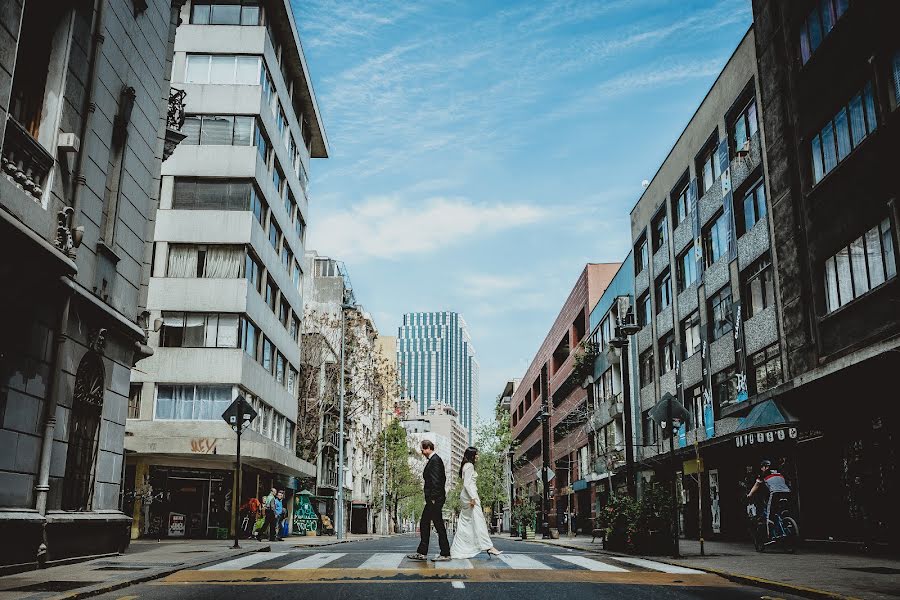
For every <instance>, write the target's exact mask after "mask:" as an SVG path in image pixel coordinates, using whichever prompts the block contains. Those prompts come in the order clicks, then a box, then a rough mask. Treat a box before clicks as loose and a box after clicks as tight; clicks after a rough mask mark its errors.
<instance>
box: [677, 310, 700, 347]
mask: <svg viewBox="0 0 900 600" xmlns="http://www.w3.org/2000/svg"><path fill="white" fill-rule="evenodd" d="M681 340H682V344H683V348H684V358H687V357H689V356H691V355H693V354H694V353H695V352H697V350H699V349H700V313H699V311H696V310H695V311H694V312H692V313H691V314H689V315H688V316H687V317H686V318H685V319H684V320H682V321H681Z"/></svg>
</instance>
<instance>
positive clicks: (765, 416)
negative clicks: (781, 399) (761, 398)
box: [736, 400, 797, 432]
mask: <svg viewBox="0 0 900 600" xmlns="http://www.w3.org/2000/svg"><path fill="white" fill-rule="evenodd" d="M796 422H797V419H795V418H794V417H792V416H791V415H790V414H789V413H788V412H787V411H785V410H784V409H783V408H781V407H780V406H778V404H777V403H776V402H775V401H774V400H766V401H765V402H762V403H761V404H757V405H756V406H754V407H753V408H752V409H750V413H749V414H748V415H747V416H746V417H742V418H741V419H739V420H738V426H737V430H736V431H737V432H741V431H749V430H750V429H757V428H759V427H771V426H773V425H788V424H794V423H796Z"/></svg>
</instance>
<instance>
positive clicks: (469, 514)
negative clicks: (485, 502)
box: [450, 446, 502, 558]
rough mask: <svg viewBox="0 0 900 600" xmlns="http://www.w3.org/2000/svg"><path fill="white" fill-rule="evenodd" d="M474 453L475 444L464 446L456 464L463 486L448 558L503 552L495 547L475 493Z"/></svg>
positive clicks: (479, 500) (493, 554)
mask: <svg viewBox="0 0 900 600" xmlns="http://www.w3.org/2000/svg"><path fill="white" fill-rule="evenodd" d="M477 457H478V450H477V449H476V448H472V447H471V446H470V447H469V448H466V452H465V454H463V461H462V466H460V468H459V474H460V477H462V480H463V488H462V492H460V494H459V499H460V507H461V508H460V511H459V521H458V522H457V524H456V535H454V536H453V545H452V546H451V547H450V558H472V557H474V556H477V555H478V554H480V553H481V552H487V553H488V554H490V555H492V556H499V555H500V554H502V552H500V551H499V550H497V549H496V548H494V543H493V542H492V541H491V536H490V534H489V533H488V528H487V522H486V521H485V519H484V513H483V512H482V511H481V499H480V498H479V497H478V486H477V485H476V480H477V479H478V473H476V472H475V459H476V458H477Z"/></svg>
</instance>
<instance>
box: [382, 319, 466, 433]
mask: <svg viewBox="0 0 900 600" xmlns="http://www.w3.org/2000/svg"><path fill="white" fill-rule="evenodd" d="M397 362H398V364H399V369H400V384H401V386H402V387H403V393H404V394H405V395H406V397H409V398H416V399H417V400H418V401H419V410H420V411H421V412H425V411H426V410H427V409H428V407H429V406H431V405H432V404H448V405H450V406H452V407H453V408H454V410H456V412H457V413H458V414H459V421H460V423H461V424H462V426H463V427H465V428H466V431H467V432H468V437H469V441H470V442H471V439H472V426H473V425H474V424H475V419H476V418H477V415H476V414H475V413H476V412H477V405H478V381H479V365H478V360H477V358H476V357H475V349H474V348H473V346H472V339H471V338H470V337H469V329H468V326H467V325H466V321H465V319H463V317H462V315H460V314H458V313H455V312H448V311H444V312H414V313H406V314H405V315H403V322H402V324H401V325H400V332H399V337H398V343H397Z"/></svg>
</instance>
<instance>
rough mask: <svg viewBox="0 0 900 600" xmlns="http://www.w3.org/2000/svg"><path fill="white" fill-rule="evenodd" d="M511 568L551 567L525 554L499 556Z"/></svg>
mask: <svg viewBox="0 0 900 600" xmlns="http://www.w3.org/2000/svg"><path fill="white" fill-rule="evenodd" d="M497 558H499V559H500V560H502V561H503V562H505V563H506V564H507V565H508V566H509V567H510V568H511V569H549V568H550V567H548V566H547V565H545V564H544V563H542V562H538V561H536V560H535V559H533V558H531V557H530V556H527V555H525V554H505V553H504V554H501V555H500V556H498V557H497Z"/></svg>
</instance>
